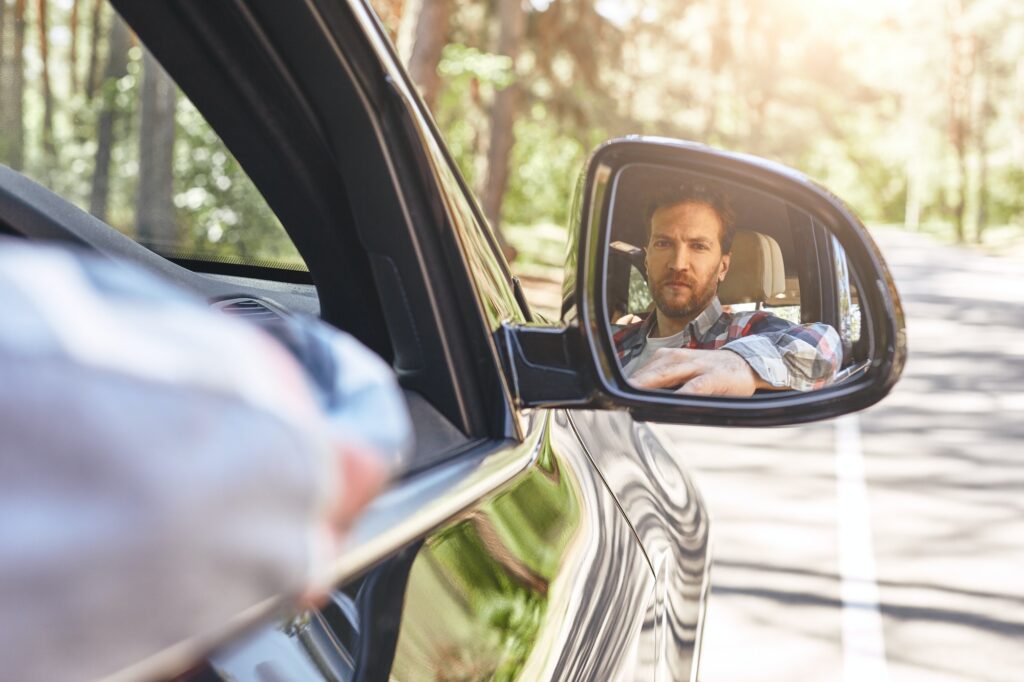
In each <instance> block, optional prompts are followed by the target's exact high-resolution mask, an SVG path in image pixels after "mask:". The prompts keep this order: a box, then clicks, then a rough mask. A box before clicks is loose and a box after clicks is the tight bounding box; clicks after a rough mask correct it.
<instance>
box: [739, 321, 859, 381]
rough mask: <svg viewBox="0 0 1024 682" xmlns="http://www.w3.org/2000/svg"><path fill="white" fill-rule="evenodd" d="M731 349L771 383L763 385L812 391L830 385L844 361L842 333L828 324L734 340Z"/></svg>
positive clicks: (804, 326) (793, 328)
mask: <svg viewBox="0 0 1024 682" xmlns="http://www.w3.org/2000/svg"><path fill="white" fill-rule="evenodd" d="M722 349H723V350H731V351H733V352H734V353H736V354H737V355H739V356H740V357H742V358H743V359H744V360H746V361H747V363H748V364H749V365H750V367H751V369H753V370H754V373H755V374H757V375H758V377H759V378H760V379H761V380H762V381H763V382H764V383H765V384H767V385H766V386H759V388H766V389H775V390H785V389H794V390H797V391H810V390H814V389H817V388H821V387H823V386H826V385H828V384H829V383H830V382H831V381H832V379H833V378H834V377H835V373H836V371H838V369H839V365H840V363H841V361H842V346H841V344H840V341H839V335H838V334H837V333H836V331H835V330H834V329H833V328H832V327H830V326H828V325H826V324H808V325H802V326H793V327H790V328H789V329H785V330H777V331H768V332H763V333H755V334H751V335H749V336H745V337H743V338H741V339H736V340H734V341H731V342H729V343H727V344H725V345H724V346H722Z"/></svg>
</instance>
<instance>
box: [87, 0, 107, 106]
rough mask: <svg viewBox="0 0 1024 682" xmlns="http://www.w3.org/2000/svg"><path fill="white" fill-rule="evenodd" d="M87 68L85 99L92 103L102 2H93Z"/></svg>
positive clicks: (101, 30)
mask: <svg viewBox="0 0 1024 682" xmlns="http://www.w3.org/2000/svg"><path fill="white" fill-rule="evenodd" d="M89 23H90V26H89V66H88V70H87V71H86V72H85V98H86V99H87V100H88V101H90V102H91V101H92V98H93V95H95V94H96V79H97V77H98V74H97V69H99V68H100V67H99V61H100V35H101V34H102V33H103V0H94V2H93V4H92V16H91V17H90V20H89Z"/></svg>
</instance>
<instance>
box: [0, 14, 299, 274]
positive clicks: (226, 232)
mask: <svg viewBox="0 0 1024 682" xmlns="http://www.w3.org/2000/svg"><path fill="white" fill-rule="evenodd" d="M0 1H3V0H0ZM3 4H4V10H5V11H4V12H3V14H2V15H0V36H2V37H3V40H2V42H0V45H2V48H3V49H2V51H0V60H2V63H0V70H2V75H3V77H2V78H0V89H2V92H0V121H2V123H3V125H2V127H0V163H4V164H6V165H8V166H10V167H11V168H13V169H15V170H18V171H20V172H22V173H24V174H25V175H27V176H29V177H30V178H32V179H34V180H35V181H37V182H39V183H41V184H43V185H45V186H47V187H49V188H50V189H51V190H53V191H54V192H56V193H58V194H60V195H61V196H63V197H64V198H65V199H67V200H69V201H71V202H72V203H74V204H76V205H78V206H79V207H81V208H83V209H85V210H87V211H89V212H90V213H92V214H93V215H95V216H96V217H97V218H100V219H101V220H103V221H105V222H107V223H108V224H110V225H112V226H113V227H115V228H116V229H118V230H119V231H121V232H123V233H124V234H126V235H128V236H130V237H132V238H133V239H136V240H137V241H139V242H140V243H142V244H143V245H144V246H146V247H148V248H150V249H152V250H153V251H156V252H157V253H159V254H161V255H164V256H167V257H172V258H181V259H195V260H207V261H217V262H224V263H237V264H246V265H260V266H265V267H272V268H284V269H290V270H305V269H306V266H305V264H304V263H303V261H302V258H301V257H300V256H299V254H298V252H297V251H296V250H295V247H294V245H293V244H292V242H291V240H290V239H289V238H288V235H287V234H286V233H285V231H284V228H283V227H282V225H281V223H280V222H279V221H278V220H277V218H276V217H275V216H274V214H273V212H272V211H271V210H270V208H269V207H268V206H267V204H266V202H265V201H264V199H263V197H262V196H261V195H260V193H259V192H258V191H257V190H256V188H255V186H254V185H253V184H252V182H251V181H250V180H249V178H248V176H246V174H245V172H244V171H243V170H242V168H241V167H240V166H239V164H238V162H237V161H236V160H235V158H234V157H233V156H232V155H231V153H230V152H229V151H228V150H227V148H226V147H225V146H224V144H223V142H222V141H221V140H220V138H219V137H218V136H217V134H216V133H214V132H213V130H212V129H211V128H210V126H209V125H208V124H207V123H206V121H205V120H204V119H203V117H202V116H201V115H200V114H199V112H198V111H197V110H196V109H195V107H194V106H192V104H191V102H189V101H188V99H186V98H185V96H184V95H183V94H182V93H181V91H180V90H179V89H178V88H177V86H176V85H175V84H174V83H173V81H171V79H170V78H169V76H168V75H167V74H166V72H164V70H163V69H162V68H161V67H160V65H159V64H158V63H157V62H156V60H155V59H153V57H152V56H151V55H150V54H149V53H148V52H147V51H146V49H145V47H144V46H142V45H141V44H140V43H139V41H138V38H137V37H136V36H135V35H134V34H133V33H131V31H130V29H129V28H128V27H127V26H126V24H125V23H124V22H123V21H122V20H121V19H120V18H119V17H118V16H117V14H116V13H115V12H114V11H113V9H112V8H111V7H110V6H109V4H108V3H107V2H105V0H100V1H99V2H80V1H74V0H63V1H60V0H49V1H47V2H39V3H28V2H14V3H10V2H3ZM44 37H45V39H42V38H44Z"/></svg>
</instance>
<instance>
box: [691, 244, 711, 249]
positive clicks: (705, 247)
mask: <svg viewBox="0 0 1024 682" xmlns="http://www.w3.org/2000/svg"><path fill="white" fill-rule="evenodd" d="M693 248H695V249H697V250H698V251H707V250H708V248H710V247H708V245H707V244H705V243H704V242H695V243H694V245H693Z"/></svg>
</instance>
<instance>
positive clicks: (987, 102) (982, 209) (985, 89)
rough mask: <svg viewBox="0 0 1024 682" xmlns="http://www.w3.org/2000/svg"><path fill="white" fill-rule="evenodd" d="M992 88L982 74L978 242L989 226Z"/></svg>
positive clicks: (977, 136)
mask: <svg viewBox="0 0 1024 682" xmlns="http://www.w3.org/2000/svg"><path fill="white" fill-rule="evenodd" d="M991 96H992V88H991V84H990V76H988V75H986V74H982V76H981V93H980V102H979V103H978V127H977V130H976V131H975V133H976V139H975V148H976V149H977V152H978V208H977V212H976V214H975V218H976V220H975V228H974V229H975V231H974V240H975V242H977V243H978V244H981V243H982V241H983V238H984V237H983V235H984V233H985V228H986V227H988V201H989V191H988V153H989V149H988V134H987V133H988V127H989V124H991V122H992V119H993V114H994V108H995V107H994V105H993V104H992V102H991Z"/></svg>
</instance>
